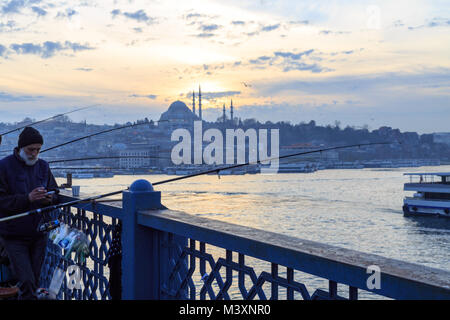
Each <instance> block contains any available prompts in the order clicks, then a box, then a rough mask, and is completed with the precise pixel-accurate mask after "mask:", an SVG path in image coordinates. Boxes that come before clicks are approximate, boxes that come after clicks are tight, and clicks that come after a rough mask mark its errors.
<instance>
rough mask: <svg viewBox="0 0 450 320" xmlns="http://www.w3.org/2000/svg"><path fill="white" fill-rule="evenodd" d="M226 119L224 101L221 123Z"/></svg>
mask: <svg viewBox="0 0 450 320" xmlns="http://www.w3.org/2000/svg"><path fill="white" fill-rule="evenodd" d="M226 120H227V116H226V115H225V103H224V104H223V123H225V121H226Z"/></svg>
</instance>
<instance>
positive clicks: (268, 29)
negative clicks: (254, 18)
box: [261, 23, 281, 32]
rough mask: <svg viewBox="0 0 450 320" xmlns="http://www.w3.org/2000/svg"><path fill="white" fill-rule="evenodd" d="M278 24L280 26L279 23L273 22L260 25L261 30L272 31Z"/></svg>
mask: <svg viewBox="0 0 450 320" xmlns="http://www.w3.org/2000/svg"><path fill="white" fill-rule="evenodd" d="M280 26H281V25H280V24H279V23H277V24H274V25H268V26H262V27H261V31H262V32H269V31H273V30H276V29H278V28H279V27H280Z"/></svg>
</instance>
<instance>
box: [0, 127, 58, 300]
mask: <svg viewBox="0 0 450 320" xmlns="http://www.w3.org/2000/svg"><path fill="white" fill-rule="evenodd" d="M43 144H44V139H43V138H42V136H41V134H40V133H39V131H37V130H36V129H34V128H31V127H26V128H25V129H24V130H23V131H22V133H21V134H20V135H19V141H18V146H17V147H16V148H15V149H14V152H13V154H12V155H10V156H8V157H6V158H4V159H2V160H0V217H7V216H11V215H15V214H18V213H23V212H26V211H29V210H33V209H37V208H42V207H46V206H49V205H51V204H55V203H57V201H58V196H57V193H58V185H57V184H56V181H55V178H54V177H53V174H52V173H51V171H50V168H49V165H48V163H47V162H45V161H44V160H42V159H39V152H40V150H41V147H42V145H43ZM48 191H55V193H53V194H47V192H48ZM42 222H43V215H42V214H40V213H38V214H33V215H29V216H26V217H22V218H18V219H14V220H9V221H6V222H0V240H1V242H2V244H3V246H4V247H5V249H6V251H7V253H8V257H9V260H10V262H11V266H12V270H13V272H14V274H15V277H16V278H17V279H18V281H19V299H27V300H28V299H33V300H34V299H36V290H37V289H38V285H39V276H40V273H41V267H42V264H43V262H44V258H45V251H46V246H47V239H48V235H47V234H45V233H42V232H39V231H38V227H39V225H40V223H42Z"/></svg>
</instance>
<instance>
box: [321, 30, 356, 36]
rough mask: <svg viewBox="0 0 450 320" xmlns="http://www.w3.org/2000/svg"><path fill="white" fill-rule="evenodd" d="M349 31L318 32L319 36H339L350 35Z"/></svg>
mask: <svg viewBox="0 0 450 320" xmlns="http://www.w3.org/2000/svg"><path fill="white" fill-rule="evenodd" d="M350 33H351V32H350V31H332V30H321V31H319V34H323V35H332V34H335V35H340V34H350Z"/></svg>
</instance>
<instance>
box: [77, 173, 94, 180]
mask: <svg viewBox="0 0 450 320" xmlns="http://www.w3.org/2000/svg"><path fill="white" fill-rule="evenodd" d="M72 178H75V179H92V178H94V174H93V173H73V174H72Z"/></svg>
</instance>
